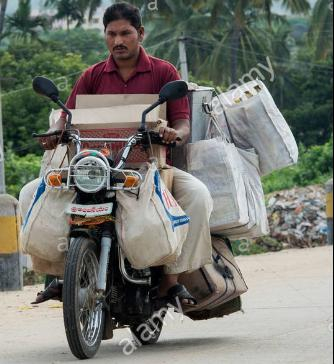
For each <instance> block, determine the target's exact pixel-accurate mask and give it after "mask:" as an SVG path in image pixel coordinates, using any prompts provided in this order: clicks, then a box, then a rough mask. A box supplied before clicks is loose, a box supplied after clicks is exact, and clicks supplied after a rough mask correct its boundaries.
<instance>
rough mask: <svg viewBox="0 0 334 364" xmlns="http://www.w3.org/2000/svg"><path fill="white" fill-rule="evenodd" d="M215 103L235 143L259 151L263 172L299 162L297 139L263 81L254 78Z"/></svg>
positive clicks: (219, 115) (221, 121)
mask: <svg viewBox="0 0 334 364" xmlns="http://www.w3.org/2000/svg"><path fill="white" fill-rule="evenodd" d="M213 105H214V111H215V113H216V114H217V115H218V119H219V122H220V124H221V126H223V129H224V130H225V129H226V122H228V124H229V127H230V131H231V134H232V136H233V140H234V143H235V145H236V146H237V147H238V148H241V149H252V148H254V149H255V150H256V153H257V154H258V155H259V160H260V173H261V175H267V174H269V173H271V172H273V171H275V170H278V169H281V168H284V167H287V166H290V165H293V164H295V163H297V161H298V146H297V143H296V140H295V138H294V136H293V134H292V132H291V130H290V127H289V126H288V124H287V122H286V120H285V119H284V117H283V115H282V114H281V112H280V111H279V109H278V108H277V106H276V104H275V101H274V100H273V98H272V96H271V94H270V92H269V91H268V89H267V87H266V86H265V84H264V83H263V82H261V81H260V80H256V81H251V82H248V83H246V84H244V85H242V86H240V87H238V88H237V89H234V90H231V91H229V92H226V93H223V94H221V95H219V99H218V98H215V99H214V100H213ZM221 106H223V108H222V107H221ZM223 109H224V110H225V114H224V111H223ZM226 119H227V120H226Z"/></svg>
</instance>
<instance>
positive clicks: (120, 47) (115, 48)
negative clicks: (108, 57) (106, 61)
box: [114, 46, 128, 51]
mask: <svg viewBox="0 0 334 364" xmlns="http://www.w3.org/2000/svg"><path fill="white" fill-rule="evenodd" d="M125 49H126V50H127V49H128V48H127V47H125V46H117V47H114V51H121V50H125Z"/></svg>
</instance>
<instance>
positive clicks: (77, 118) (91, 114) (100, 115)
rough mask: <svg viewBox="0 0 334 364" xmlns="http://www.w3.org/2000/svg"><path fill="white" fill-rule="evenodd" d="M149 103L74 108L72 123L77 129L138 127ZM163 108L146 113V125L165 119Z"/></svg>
mask: <svg viewBox="0 0 334 364" xmlns="http://www.w3.org/2000/svg"><path fill="white" fill-rule="evenodd" d="M149 106H150V105H122V106H112V107H100V108H88V109H74V110H71V112H72V116H73V117H72V125H73V127H75V128H77V129H79V130H87V129H92V128H94V129H109V128H138V127H139V126H140V122H141V116H142V113H143V111H144V110H145V109H147V108H148V107H149ZM165 118H166V114H165V112H164V110H163V108H160V107H157V108H156V109H154V110H152V111H151V112H150V113H149V114H147V117H146V121H147V126H148V127H150V126H152V124H153V123H156V122H157V121H158V120H159V119H165Z"/></svg>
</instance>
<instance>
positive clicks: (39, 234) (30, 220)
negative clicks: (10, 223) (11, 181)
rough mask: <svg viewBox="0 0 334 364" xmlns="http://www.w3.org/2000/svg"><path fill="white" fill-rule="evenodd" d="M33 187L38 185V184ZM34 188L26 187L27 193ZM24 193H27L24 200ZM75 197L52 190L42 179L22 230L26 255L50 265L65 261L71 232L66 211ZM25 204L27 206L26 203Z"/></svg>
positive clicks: (72, 194)
mask: <svg viewBox="0 0 334 364" xmlns="http://www.w3.org/2000/svg"><path fill="white" fill-rule="evenodd" d="M31 184H32V185H35V184H36V181H33V182H31ZM32 185H31V186H27V187H25V188H26V191H29V190H31V189H32ZM24 194H25V192H24V190H23V192H21V195H20V196H22V199H23V196H24ZM74 197H75V192H74V191H61V190H60V191H59V190H54V189H49V188H47V187H46V185H45V182H44V180H39V184H38V187H37V190H36V192H35V194H34V197H33V200H32V202H31V204H30V207H29V210H28V212H27V214H26V216H25V219H24V222H23V226H22V228H21V234H20V235H21V236H20V238H21V243H22V247H23V251H24V252H25V253H27V254H30V255H33V256H36V257H38V258H40V259H43V260H47V261H49V262H63V261H64V256H65V251H66V247H67V241H68V236H69V232H70V225H69V223H68V221H67V217H66V214H65V209H66V208H67V206H68V204H70V203H72V202H73V200H74ZM22 205H23V206H26V203H22ZM25 208H26V207H23V208H22V209H23V210H24V209H25Z"/></svg>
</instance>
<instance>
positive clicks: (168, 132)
mask: <svg viewBox="0 0 334 364" xmlns="http://www.w3.org/2000/svg"><path fill="white" fill-rule="evenodd" d="M179 134H180V133H179V132H178V131H177V130H175V129H173V128H169V127H161V128H160V129H159V135H160V137H161V138H162V139H163V142H164V143H166V144H171V143H174V142H177V141H180V140H182V137H181V135H179Z"/></svg>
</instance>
